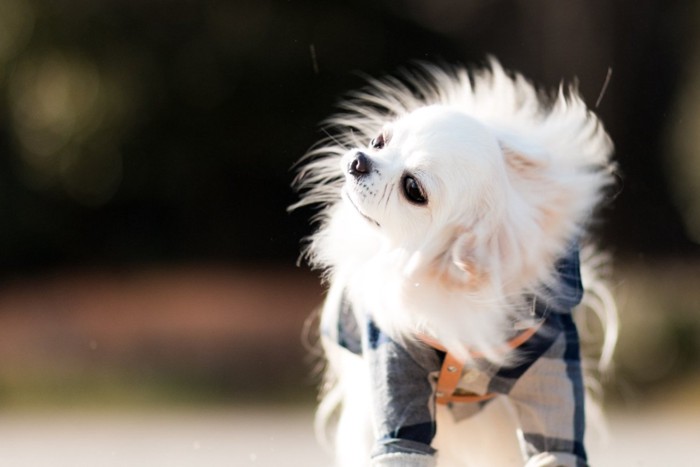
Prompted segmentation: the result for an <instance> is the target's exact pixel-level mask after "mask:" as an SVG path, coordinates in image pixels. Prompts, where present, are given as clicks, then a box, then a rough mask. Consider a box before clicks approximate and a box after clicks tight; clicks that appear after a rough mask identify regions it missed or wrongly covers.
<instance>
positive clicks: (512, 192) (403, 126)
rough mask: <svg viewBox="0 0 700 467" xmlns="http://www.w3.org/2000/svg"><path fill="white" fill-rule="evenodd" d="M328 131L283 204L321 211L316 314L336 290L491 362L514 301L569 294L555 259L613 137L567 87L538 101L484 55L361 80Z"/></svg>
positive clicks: (589, 196)
mask: <svg viewBox="0 0 700 467" xmlns="http://www.w3.org/2000/svg"><path fill="white" fill-rule="evenodd" d="M328 134H329V136H328V138H326V139H324V140H323V141H321V142H320V143H319V144H318V145H317V146H316V147H315V148H313V149H312V150H311V151H310V153H309V154H308V155H307V156H306V157H305V158H304V159H303V161H302V165H301V166H300V167H301V168H300V171H299V174H298V178H297V180H296V185H297V187H298V188H299V190H300V192H301V199H300V201H299V202H298V203H297V204H296V205H295V206H294V207H300V206H305V205H316V206H320V208H321V209H320V211H319V214H318V215H317V218H316V221H317V223H318V229H317V231H316V233H315V234H314V235H313V236H312V237H311V238H310V239H309V242H308V245H307V247H306V250H305V255H306V258H307V259H308V261H309V262H310V264H311V265H312V266H313V267H315V268H318V269H320V270H322V271H324V274H325V278H326V279H327V281H328V283H329V284H330V286H331V288H330V291H329V298H328V302H329V303H331V304H330V305H328V304H327V306H326V309H324V311H323V316H322V320H328V319H331V318H330V317H329V315H333V314H334V313H335V312H336V311H335V308H337V301H338V296H339V295H340V294H341V293H342V294H345V295H346V297H347V299H348V300H349V301H350V302H351V303H352V304H353V308H354V309H355V310H372V314H373V318H374V319H375V320H376V322H377V324H378V325H379V327H380V328H382V329H383V330H385V331H386V332H388V333H389V334H390V335H391V336H392V337H395V338H397V339H413V338H415V336H416V335H417V334H419V333H422V334H427V335H430V336H431V337H433V338H434V339H436V340H438V341H440V342H441V343H442V344H443V345H444V346H445V347H447V349H448V350H449V351H450V352H452V353H455V354H458V355H461V356H462V357H464V358H468V357H469V353H468V351H467V350H466V349H470V350H474V351H478V352H480V353H482V354H484V355H486V356H487V357H488V358H490V359H492V360H495V361H499V360H501V359H502V354H500V353H498V352H496V350H495V349H499V348H501V347H502V344H503V342H504V340H505V339H506V337H505V335H506V332H507V331H508V330H509V329H512V323H513V322H514V321H517V320H518V319H519V318H520V314H521V313H522V312H523V307H524V302H523V297H526V296H528V294H533V293H534V294H540V295H541V294H543V293H548V294H552V293H554V294H558V293H566V291H565V290H559V289H557V287H559V286H558V284H556V282H555V281H554V279H553V277H554V271H553V264H554V263H555V261H556V259H557V258H559V257H561V256H562V255H563V254H564V253H565V252H566V251H567V249H569V248H570V247H571V245H572V244H574V243H577V242H581V241H583V240H584V239H585V237H586V230H587V227H588V226H589V223H590V221H591V218H592V215H593V212H594V210H595V209H596V207H597V206H598V205H599V203H600V201H601V199H602V196H603V193H604V189H605V188H606V187H607V186H609V185H610V184H611V182H612V166H611V163H610V156H611V153H612V144H611V142H610V139H609V137H608V135H607V134H606V132H605V131H604V129H603V127H602V125H601V124H600V122H599V121H598V119H597V118H596V117H595V115H593V114H592V113H591V112H590V111H589V110H588V108H587V107H586V105H585V104H584V102H583V101H582V99H581V98H580V97H579V95H578V93H577V91H576V89H574V88H569V89H565V88H563V87H562V88H561V89H559V91H558V93H556V94H555V95H545V94H543V93H541V92H539V91H538V90H537V89H536V88H535V87H533V85H532V84H531V83H529V82H528V81H526V80H525V79H524V78H523V77H522V76H520V75H517V74H510V73H507V72H506V71H504V70H503V69H502V68H501V66H500V65H499V64H498V63H497V62H496V61H495V60H494V61H491V63H490V66H489V67H488V68H486V69H483V70H478V71H471V72H470V71H467V70H464V69H449V70H447V69H443V68H438V67H434V66H429V65H422V66H420V67H419V68H418V69H417V70H416V71H414V72H412V73H406V74H405V75H404V76H402V77H401V78H400V79H399V78H386V79H383V80H375V81H371V82H370V84H369V86H368V87H366V88H365V89H363V90H361V91H358V92H356V93H354V94H351V95H350V96H349V99H348V100H346V101H345V102H343V103H342V104H341V112H340V113H339V114H338V115H336V116H334V117H332V118H331V119H330V120H328ZM586 267H588V266H586V264H584V269H585V268H586ZM590 283H591V284H595V281H593V282H590ZM598 296H603V298H604V299H606V300H607V295H606V291H604V290H603V291H602V292H601V293H599V294H598ZM598 308H599V309H604V308H605V307H598ZM610 322H611V323H613V322H614V319H612V318H611V319H610ZM613 334H614V332H613ZM613 341H614V337H610V338H609V339H608V346H607V349H608V350H606V352H607V353H606V355H604V356H603V357H604V359H609V355H608V354H609V353H610V350H609V349H610V346H611V345H612V344H613ZM501 363H502V360H501ZM335 371H340V370H339V369H337V368H336V369H335Z"/></svg>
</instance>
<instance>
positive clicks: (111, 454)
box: [0, 407, 700, 467]
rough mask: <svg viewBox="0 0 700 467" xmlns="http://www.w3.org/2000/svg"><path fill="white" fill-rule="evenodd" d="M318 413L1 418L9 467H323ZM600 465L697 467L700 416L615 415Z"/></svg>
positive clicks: (594, 457)
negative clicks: (314, 425) (314, 429)
mask: <svg viewBox="0 0 700 467" xmlns="http://www.w3.org/2000/svg"><path fill="white" fill-rule="evenodd" d="M311 424H312V413H311V409H310V408H301V407H257V408H251V407H245V408H241V407H237V408H236V407H229V408H226V409H219V410H200V411H167V412H158V411H156V412H153V411H146V412H119V413H117V412H108V413H104V412H78V413H75V412H23V413H9V414H8V413H3V414H2V415H1V416H0V452H1V454H0V465H3V466H12V467H94V466H97V465H99V466H100V467H117V466H119V467H122V466H124V467H140V466H144V467H145V466H148V467H166V466H167V467H195V466H197V467H200V466H208V467H219V466H221V467H223V466H227V467H230V466H235V467H242V466H257V467H282V466H283V467H321V466H327V465H329V456H328V455H327V454H326V453H325V452H324V451H322V450H321V448H320V447H319V446H318V444H317V443H316V442H315V440H314V438H313V432H312V428H311ZM610 431H611V441H610V442H609V444H608V445H607V446H597V447H592V448H590V457H591V465H594V466H597V467H644V466H648V467H668V466H674V467H694V466H697V465H698V464H697V459H698V454H700V447H699V446H698V444H697V435H698V433H700V411H698V410H697V407H696V408H695V410H693V411H690V412H688V411H680V412H679V411H670V412H669V411H668V410H660V411H657V410H656V409H655V410H651V411H648V412H647V413H644V414H642V415H639V414H631V413H614V414H613V415H612V416H611V422H610Z"/></svg>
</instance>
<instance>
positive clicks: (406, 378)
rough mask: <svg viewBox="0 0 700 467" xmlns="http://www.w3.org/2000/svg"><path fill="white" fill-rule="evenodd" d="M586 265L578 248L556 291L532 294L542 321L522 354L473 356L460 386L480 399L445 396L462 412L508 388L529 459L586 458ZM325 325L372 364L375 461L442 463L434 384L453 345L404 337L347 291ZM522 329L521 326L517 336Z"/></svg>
mask: <svg viewBox="0 0 700 467" xmlns="http://www.w3.org/2000/svg"><path fill="white" fill-rule="evenodd" d="M579 266H580V264H579V254H578V250H576V249H574V250H572V251H571V252H570V253H569V254H568V255H567V256H566V257H565V258H563V259H561V260H560V261H558V262H557V264H556V270H557V273H558V276H559V281H560V282H561V284H562V287H561V288H557V290H559V292H558V293H557V294H556V296H554V297H552V296H550V297H548V299H547V300H545V299H543V298H538V297H532V298H531V304H532V305H533V310H534V315H535V316H534V318H535V320H537V322H538V327H537V328H536V332H534V333H533V334H532V335H531V336H530V337H529V338H528V339H527V340H526V341H525V342H523V343H520V344H519V345H518V347H517V350H515V351H516V352H517V356H518V358H517V363H516V364H514V365H511V366H502V367H499V366H497V365H495V364H493V363H490V362H488V361H487V360H485V359H475V360H474V361H473V362H470V363H468V364H466V365H465V366H464V367H463V368H462V369H461V377H460V379H459V384H458V388H457V391H458V393H460V394H470V395H474V396H476V397H475V398H476V399H479V401H478V402H472V403H465V402H447V405H448V407H449V408H450V410H451V412H452V414H453V415H454V417H455V418H456V419H464V418H466V417H469V416H472V415H474V414H476V413H477V412H478V411H479V410H481V409H482V408H483V407H484V406H485V405H486V404H488V403H489V398H490V397H491V396H493V395H503V396H506V397H508V398H509V399H510V400H511V402H512V403H513V405H514V407H515V410H516V412H517V415H518V419H519V420H518V421H519V424H520V428H521V430H522V437H521V448H522V451H523V455H524V457H525V458H526V459H527V460H528V463H527V464H526V465H557V466H560V465H561V466H576V467H579V466H586V465H588V464H587V460H586V451H585V448H584V444H583V436H584V428H585V420H584V386H583V377H582V370H581V358H580V351H579V338H578V332H577V329H576V326H575V324H574V321H573V317H572V313H571V311H572V309H573V308H574V307H575V306H576V305H577V304H578V303H579V302H580V301H581V298H582V295H583V287H582V284H581V276H580V267H579ZM547 295H552V294H547ZM357 316H362V317H364V319H363V320H358V318H357ZM358 321H360V322H358ZM533 331H534V329H533ZM322 333H323V335H324V336H325V337H326V338H330V340H331V341H332V342H335V343H336V344H337V345H340V346H341V347H343V348H345V349H347V350H349V351H351V352H353V353H356V354H358V355H361V356H362V357H363V358H364V359H366V361H367V363H368V365H369V369H370V378H371V384H372V388H371V389H372V399H373V409H374V410H373V411H372V413H373V417H374V420H373V422H374V427H375V431H376V434H377V439H376V440H375V446H374V450H373V453H372V465H373V466H381V467H385V466H387V467H388V466H402V465H412V466H414V465H415V466H423V465H425V466H432V465H434V463H435V454H436V451H435V449H433V448H432V447H431V443H432V440H433V437H434V436H435V432H436V425H435V404H436V384H437V379H438V375H439V373H440V370H441V367H442V366H443V362H444V361H445V357H446V354H445V353H444V352H443V351H441V350H438V349H435V348H433V347H430V346H428V345H425V344H424V343H422V342H421V341H419V340H418V339H416V340H415V341H411V340H408V339H406V340H405V341H404V342H397V341H396V340H394V339H392V338H391V337H389V336H388V335H387V334H386V333H384V332H382V330H381V329H379V328H378V327H377V325H376V324H375V322H374V321H373V320H372V317H371V310H368V311H367V312H365V313H361V314H358V313H355V310H353V309H352V305H351V304H350V302H349V301H348V300H342V302H341V304H340V310H339V312H338V315H337V321H336V322H334V323H332V324H331V326H327V325H326V326H325V329H322ZM520 333H522V331H519V330H516V329H514V330H513V335H514V336H516V337H517V335H518V334H520ZM450 369H451V370H452V371H454V368H450ZM440 396H443V395H442V394H437V398H438V399H440ZM478 396H485V397H478ZM545 459H550V461H546V460H545ZM550 462H551V463H550Z"/></svg>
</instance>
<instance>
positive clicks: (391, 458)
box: [371, 452, 435, 467]
mask: <svg viewBox="0 0 700 467" xmlns="http://www.w3.org/2000/svg"><path fill="white" fill-rule="evenodd" d="M371 467H435V456H428V455H425V454H406V453H402V452H396V453H391V454H382V455H381V456H377V457H375V458H374V459H372V464H371Z"/></svg>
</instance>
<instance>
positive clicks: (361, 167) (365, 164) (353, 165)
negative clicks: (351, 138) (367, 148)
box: [348, 152, 372, 177]
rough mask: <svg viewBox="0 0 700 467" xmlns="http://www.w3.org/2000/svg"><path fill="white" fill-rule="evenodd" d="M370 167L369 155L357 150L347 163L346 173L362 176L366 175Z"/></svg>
mask: <svg viewBox="0 0 700 467" xmlns="http://www.w3.org/2000/svg"><path fill="white" fill-rule="evenodd" d="M371 169H372V163H371V162H370V160H369V157H367V155H366V154H365V153H363V152H358V153H357V154H355V158H354V159H353V160H352V161H351V162H350V164H349V165H348V173H349V174H350V175H353V176H355V177H362V176H363V175H367V174H368V173H369V171H370V170H371Z"/></svg>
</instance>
